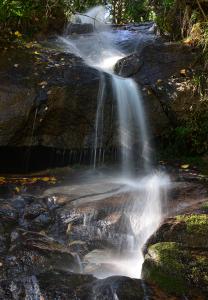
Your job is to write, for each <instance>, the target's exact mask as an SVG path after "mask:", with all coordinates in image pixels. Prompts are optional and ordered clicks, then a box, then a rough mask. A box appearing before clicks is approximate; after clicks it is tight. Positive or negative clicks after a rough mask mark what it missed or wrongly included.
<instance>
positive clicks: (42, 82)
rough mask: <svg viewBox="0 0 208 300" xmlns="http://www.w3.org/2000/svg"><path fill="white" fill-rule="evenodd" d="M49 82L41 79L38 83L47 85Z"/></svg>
mask: <svg viewBox="0 0 208 300" xmlns="http://www.w3.org/2000/svg"><path fill="white" fill-rule="evenodd" d="M47 84H48V82H47V81H41V82H40V83H38V85H47Z"/></svg>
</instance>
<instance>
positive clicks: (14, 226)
mask: <svg viewBox="0 0 208 300" xmlns="http://www.w3.org/2000/svg"><path fill="white" fill-rule="evenodd" d="M173 178H174V177H173ZM178 179H179V178H178V177H177V176H175V180H178ZM99 184H101V186H102V188H101V189H100V191H101V192H100V193H96V192H95V190H99V188H98V186H99ZM190 191H191V194H192V197H188V196H187V193H188V194H190ZM199 191H200V193H201V194H200V193H199ZM205 197H206V188H205V186H204V185H203V183H200V182H198V181H196V180H195V181H193V179H191V180H187V181H186V182H184V181H180V182H178V183H175V184H173V188H172V190H171V192H170V198H171V205H170V207H169V208H170V209H171V211H172V215H173V217H172V218H170V219H169V220H168V221H167V222H165V223H164V224H163V225H162V227H161V228H160V229H159V231H158V232H157V233H156V235H154V236H153V237H152V238H151V239H150V240H149V242H148V244H147V247H146V252H145V253H146V260H145V264H144V267H143V274H144V277H145V279H146V280H147V282H148V285H146V283H144V282H142V281H141V280H136V279H131V278H128V277H124V276H113V277H110V278H106V279H97V278H96V277H95V276H97V275H99V274H103V277H105V276H109V274H115V275H117V274H119V272H120V270H119V267H118V269H116V268H117V267H116V265H114V264H112V262H111V261H110V260H109V261H108V260H107V259H106V258H107V256H108V255H109V254H110V255H114V257H116V258H118V257H119V255H125V254H128V253H127V252H128V251H129V250H130V249H131V247H132V245H134V243H135V241H136V237H135V235H134V232H133V230H132V227H131V222H130V219H129V216H128V214H127V211H126V208H125V207H126V206H125V203H127V202H128V201H129V199H131V197H129V193H128V192H127V191H124V190H122V186H120V185H118V184H117V185H114V186H112V183H109V184H107V183H106V181H105V182H103V181H102V180H101V181H100V183H99V182H97V183H96V184H90V183H89V184H80V185H77V184H71V185H60V184H59V185H57V186H55V187H53V188H46V187H45V188H44V189H42V191H41V193H40V195H36V196H35V195H30V193H29V190H28V191H25V192H24V193H19V194H13V195H12V194H8V195H6V194H4V197H2V198H1V199H0V299H1V300H3V299H4V300H10V299H11V300H16V299H17V300H21V299H31V300H33V299H34V300H36V299H37V300H42V299H45V300H46V299H47V300H56V299H57V300H58V299H61V300H62V299H72V300H75V299H76V300H77V299H81V300H82V299H83V300H91V299H92V300H93V299H95V296H96V299H100V300H105V299H110V300H111V299H112V300H115V299H119V300H128V299H135V300H137V299H138V300H139V299H145V297H144V293H145V294H148V295H149V296H148V297H149V299H151V300H155V299H161V300H163V299H167V298H165V295H166V291H164V290H163V287H161V286H160V285H158V282H155V281H154V280H153V279H152V277H148V276H147V274H149V273H148V272H149V270H152V268H153V267H155V266H154V258H155V257H156V255H157V257H160V256H159V255H160V251H162V253H166V252H165V251H169V250H167V249H166V248H164V247H162V246H161V248H158V247H156V248H154V247H153V248H151V247H152V246H151V245H153V246H154V245H155V244H156V245H157V244H158V243H159V244H163V243H165V242H166V243H167V242H170V243H176V244H178V243H180V244H181V243H182V244H184V246H185V247H189V248H190V249H191V250H190V253H189V255H188V254H187V255H186V252H184V250H183V248H182V250H183V251H182V250H180V251H179V250H178V249H176V250H175V251H179V252H180V253H179V254H180V255H181V257H182V258H183V257H189V256H190V257H191V260H190V264H189V265H187V268H189V269H187V270H189V271H190V268H191V266H193V268H196V270H202V269H201V267H202V264H201V261H204V262H205V261H206V259H207V258H206V251H207V243H206V242H205V241H206V232H205V231H204V230H202V228H204V226H206V224H205V223H206V220H207V217H206V213H207V212H208V210H207V207H206V205H205V204H204V206H203V208H200V207H201V205H202V204H201V203H202V202H204V201H205V200H204V198H205ZM197 201H198V203H199V204H198V211H197V212H196V219H197V218H199V219H200V217H198V216H197V214H198V215H199V216H201V215H202V216H205V217H204V218H203V220H201V219H200V220H201V221H200V222H198V223H197V224H195V223H194V222H192V221H193V219H191V220H192V221H190V220H189V219H188V218H187V217H183V218H182V217H181V218H179V217H175V216H174V215H175V214H176V213H177V214H178V212H182V214H183V215H184V214H185V213H186V211H190V210H191V207H192V206H194V209H195V208H196V207H195V206H196V203H197ZM182 202H183V204H184V205H183V206H181V205H180V204H181V203H182ZM205 203H206V202H205ZM201 218H202V217H201ZM194 220H195V219H194ZM189 221H190V222H189ZM193 223H194V226H192V224H193ZM201 223H202V226H201ZM190 224H191V227H190ZM190 230H192V231H193V232H190ZM191 236H192V237H193V238H191ZM195 242H197V243H198V244H197V245H198V246H199V245H200V249H198V248H197V249H196V248H195ZM161 249H162V250H161ZM174 249H175V248H174ZM154 253H156V254H154ZM158 253H159V254H158ZM168 253H170V252H168ZM173 253H175V252H173ZM177 253H178V252H177ZM195 254H197V255H199V254H200V258H197V259H196V256H194V255H195ZM130 255H131V254H130ZM171 255H172V254H171ZM173 259H174V257H173V258H172V260H173ZM162 262H163V261H162ZM182 267H183V266H182ZM193 268H192V269H193ZM198 268H199V269H198ZM170 269H171V267H170ZM154 270H155V269H154ZM164 272H166V273H165V274H167V276H169V277H168V278H171V276H172V273H171V272H169V269H168V270H167V268H166V269H165V270H164ZM187 272H188V271H187ZM191 272H192V271H190V272H189V274H192V275H191V276H192V277H190V278H189V280H192V281H191V282H193V283H194V282H195V281H194V280H195V278H197V280H199V281H198V282H201V286H203V291H204V293H205V292H206V288H205V287H206V284H205V283H206V282H205V281H204V280H205V279H204V278H205V277H203V278H202V277H200V278H199V277H197V276H198V275H196V273H193V272H192V273H191ZM203 272H204V273H203ZM203 272H202V271H201V274H205V275H206V270H205V269H203ZM93 274H94V275H93ZM184 274H185V273H184ZM205 275H203V276H205ZM194 276H195V277H194ZM200 280H201V281H200ZM158 295H159V296H158ZM171 297H172V298H171ZM177 297H178V296H177V295H175V296H174V295H173V296H170V299H171V300H172V299H180V298H177ZM194 299H198V298H194ZM199 299H203V298H199Z"/></svg>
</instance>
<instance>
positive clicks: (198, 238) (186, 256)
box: [142, 206, 208, 299]
mask: <svg viewBox="0 0 208 300" xmlns="http://www.w3.org/2000/svg"><path fill="white" fill-rule="evenodd" d="M203 207H204V206H203ZM203 207H202V208H201V213H199V212H198V213H197V214H196V213H195V214H194V213H193V214H189V215H178V216H176V217H175V218H171V219H169V220H167V222H165V223H164V224H163V225H162V226H161V227H160V228H159V230H158V231H157V232H156V234H155V235H154V236H153V237H152V238H151V239H150V240H149V241H148V242H147V250H146V256H145V262H144V264H143V271H142V273H143V278H144V279H145V280H147V281H148V282H149V283H153V284H156V285H157V286H159V287H160V288H162V289H163V290H164V291H166V292H168V293H170V294H173V295H181V294H184V295H187V296H188V297H193V298H194V297H199V299H206V298H207V296H208V289H207V287H208V281H207V274H208V243H207V242H208V239H207V234H206V232H207V226H208V215H207V214H206V213H205V212H206V209H204V208H203ZM200 297H201V298H200Z"/></svg>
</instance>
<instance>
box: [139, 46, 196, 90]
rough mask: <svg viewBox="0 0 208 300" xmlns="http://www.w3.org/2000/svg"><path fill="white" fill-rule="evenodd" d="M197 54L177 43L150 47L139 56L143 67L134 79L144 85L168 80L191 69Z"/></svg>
mask: <svg viewBox="0 0 208 300" xmlns="http://www.w3.org/2000/svg"><path fill="white" fill-rule="evenodd" d="M196 54H197V53H195V51H194V50H193V49H192V48H190V47H188V46H183V45H180V44H177V43H161V44H152V45H148V46H147V47H145V48H144V49H143V50H142V51H141V53H140V55H139V59H140V61H142V66H141V68H140V69H139V71H138V73H137V74H136V75H135V76H134V78H135V80H136V81H137V82H138V83H140V84H142V85H143V84H145V85H151V84H155V83H156V82H157V80H167V78H170V77H171V76H173V75H174V74H180V70H181V69H187V68H189V67H191V66H192V64H193V61H194V59H196Z"/></svg>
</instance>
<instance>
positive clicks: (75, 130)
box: [0, 44, 113, 171]
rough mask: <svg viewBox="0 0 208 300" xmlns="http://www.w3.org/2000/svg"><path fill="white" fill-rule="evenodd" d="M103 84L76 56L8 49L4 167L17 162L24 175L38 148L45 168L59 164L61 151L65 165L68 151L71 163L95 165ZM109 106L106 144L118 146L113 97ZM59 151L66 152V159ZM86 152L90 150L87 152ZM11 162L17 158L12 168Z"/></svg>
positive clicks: (0, 120)
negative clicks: (113, 126) (114, 142)
mask: <svg viewBox="0 0 208 300" xmlns="http://www.w3.org/2000/svg"><path fill="white" fill-rule="evenodd" d="M25 62H26V63H25ZM99 81H100V74H99V72H98V71H97V70H95V69H93V68H90V67H88V66H87V65H86V64H85V63H84V62H83V61H82V60H81V59H80V58H77V57H76V56H74V55H72V54H66V53H64V52H60V51H54V50H48V49H45V48H43V47H41V48H39V47H38V46H37V45H36V44H35V45H29V46H28V48H26V47H21V46H20V48H17V49H15V51H14V50H13V49H10V50H4V51H3V52H2V54H1V59H0V82H1V84H0V152H1V160H2V161H1V165H2V168H4V167H3V165H4V164H5V170H6V165H7V167H8V169H9V166H10V165H11V164H12V165H13V166H15V164H16V163H17V168H16V171H18V169H19V170H21V164H22V165H23V164H25V162H26V161H27V160H28V159H29V160H30V158H29V157H28V155H29V156H32V157H31V158H32V159H31V160H33V161H35V160H36V159H37V157H36V154H35V153H33V149H36V148H37V147H44V148H43V152H42V154H41V149H38V148H37V149H38V150H37V151H36V150H34V151H35V152H37V153H38V152H39V155H38V156H39V159H40V160H41V161H42V165H44V160H45V161H47V160H48V159H49V160H51V161H55V160H56V158H54V157H53V158H52V159H50V157H51V155H52V156H54V153H56V151H57V152H58V153H59V154H58V156H61V158H60V160H64V159H63V151H66V150H68V156H67V157H65V163H66V161H68V163H70V160H71V162H76V163H78V162H79V161H80V155H82V159H85V160H86V161H87V162H88V163H89V161H90V155H91V148H93V147H94V146H93V145H94V143H93V140H94V132H95V130H94V122H95V116H96V109H97V94H98V89H99ZM106 81H107V82H108V79H106ZM105 103H106V111H105V114H106V116H105V122H106V126H105V137H106V140H105V141H104V143H105V145H107V143H108V145H112V136H113V135H112V129H110V128H111V127H110V126H111V125H110V123H112V122H110V120H111V114H109V111H111V110H112V95H111V93H110V94H108V97H107V98H106V102H105ZM107 124H108V125H107ZM110 141H111V142H110ZM28 147H29V148H28ZM35 147H36V148H35ZM15 149H16V150H15ZM30 149H31V150H30ZM48 149H56V150H55V152H54V150H51V151H50V150H49V151H48ZM57 149H61V154H60V152H59V150H57ZM83 149H89V151H88V150H86V151H87V152H86V153H84V152H82V153H81V151H82V150H83ZM12 151H14V152H12ZM15 151H16V152H15ZM18 151H19V152H18ZM70 151H75V152H73V153H72V152H70ZM28 152H30V153H29V154H28ZM44 152H45V154H44ZM12 153H13V154H12ZM33 154H34V155H33ZM70 154H71V156H70ZM55 156H56V154H55ZM84 156H85V157H84ZM15 157H16V160H15V159H14V158H15ZM21 157H22V162H20V163H19V165H18V162H17V160H18V159H19V160H20V161H21ZM27 157H28V158H27ZM35 157H36V158H35ZM41 157H42V159H41ZM11 159H14V160H13V162H12V163H11V162H10V160H11ZM36 164H38V162H36ZM49 165H50V163H49ZM46 167H47V166H46ZM43 168H44V167H43ZM14 170H15V168H14ZM14 170H13V171H14ZM2 171H3V169H2Z"/></svg>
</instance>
